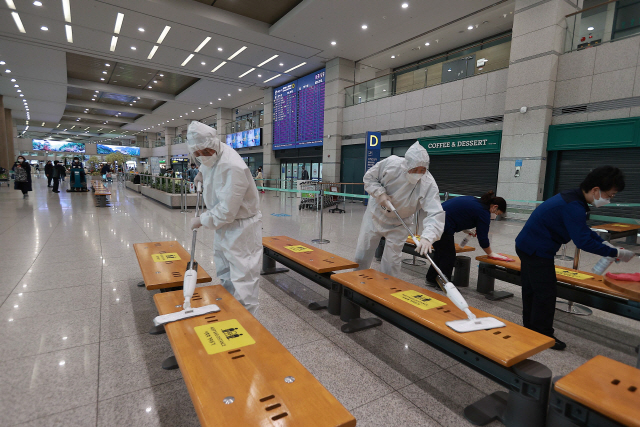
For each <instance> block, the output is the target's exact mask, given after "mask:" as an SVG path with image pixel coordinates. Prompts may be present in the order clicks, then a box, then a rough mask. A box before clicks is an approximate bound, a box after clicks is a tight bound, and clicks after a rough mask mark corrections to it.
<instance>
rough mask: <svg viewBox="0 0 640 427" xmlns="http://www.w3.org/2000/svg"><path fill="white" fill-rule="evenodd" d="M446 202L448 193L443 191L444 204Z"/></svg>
mask: <svg viewBox="0 0 640 427" xmlns="http://www.w3.org/2000/svg"><path fill="white" fill-rule="evenodd" d="M447 200H449V192H448V191H445V192H444V201H445V202H446V201H447Z"/></svg>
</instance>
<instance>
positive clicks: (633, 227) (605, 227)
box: [592, 223, 640, 233]
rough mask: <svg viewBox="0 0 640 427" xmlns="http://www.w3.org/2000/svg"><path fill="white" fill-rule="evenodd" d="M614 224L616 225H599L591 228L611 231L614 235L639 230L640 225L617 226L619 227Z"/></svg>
mask: <svg viewBox="0 0 640 427" xmlns="http://www.w3.org/2000/svg"><path fill="white" fill-rule="evenodd" d="M616 224H617V223H611V224H600V225H594V226H593V227H592V228H596V229H599V230H606V231H612V232H614V233H621V232H625V231H632V230H640V225H636V224H625V225H624V226H619V225H616Z"/></svg>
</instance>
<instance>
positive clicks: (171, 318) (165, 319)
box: [153, 304, 220, 326]
mask: <svg viewBox="0 0 640 427" xmlns="http://www.w3.org/2000/svg"><path fill="white" fill-rule="evenodd" d="M219 311H220V307H218V306H217V305H216V304H210V305H205V306H203V307H196V308H191V309H189V310H188V311H187V310H182V311H178V312H175V313H169V314H163V315H162V316H156V317H155V319H153V324H154V325H156V326H160V325H166V324H167V323H171V322H178V321H180V320H184V319H189V318H191V317H197V316H202V315H203V314H209V313H217V312H219Z"/></svg>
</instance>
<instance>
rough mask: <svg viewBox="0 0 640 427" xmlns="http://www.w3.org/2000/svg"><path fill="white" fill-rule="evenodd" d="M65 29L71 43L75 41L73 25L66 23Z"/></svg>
mask: <svg viewBox="0 0 640 427" xmlns="http://www.w3.org/2000/svg"><path fill="white" fill-rule="evenodd" d="M64 29H65V31H66V32H67V41H68V42H69V43H73V32H72V30H71V25H65V26H64Z"/></svg>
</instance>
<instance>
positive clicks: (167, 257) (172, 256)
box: [151, 252, 180, 262]
mask: <svg viewBox="0 0 640 427" xmlns="http://www.w3.org/2000/svg"><path fill="white" fill-rule="evenodd" d="M151 258H152V259H153V261H154V262H160V261H180V255H178V254H177V252H171V253H168V254H153V255H151Z"/></svg>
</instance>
